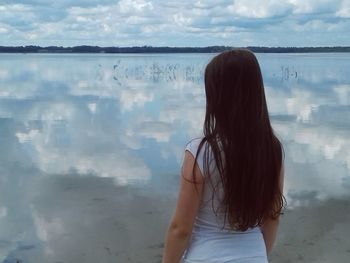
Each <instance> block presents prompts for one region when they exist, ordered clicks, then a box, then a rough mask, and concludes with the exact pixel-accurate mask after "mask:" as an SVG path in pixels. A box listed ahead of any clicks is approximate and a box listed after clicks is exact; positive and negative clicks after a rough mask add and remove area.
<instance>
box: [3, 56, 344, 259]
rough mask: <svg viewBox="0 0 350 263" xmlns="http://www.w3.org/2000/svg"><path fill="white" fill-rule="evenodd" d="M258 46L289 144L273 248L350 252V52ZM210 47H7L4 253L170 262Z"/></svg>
mask: <svg viewBox="0 0 350 263" xmlns="http://www.w3.org/2000/svg"><path fill="white" fill-rule="evenodd" d="M257 56H258V59H259V61H260V64H261V67H262V72H263V76H264V82H265V88H266V96H267V100H268V107H269V111H270V115H271V120H272V124H273V127H274V129H275V131H276V134H277V135H278V136H279V137H280V138H281V140H282V142H283V144H284V148H285V154H286V162H285V170H286V175H285V189H284V191H285V196H286V198H287V201H288V209H287V211H286V213H285V216H284V217H283V218H282V220H281V222H282V223H281V230H280V233H279V240H278V243H277V244H276V247H275V250H274V252H273V254H272V255H271V257H270V259H271V261H272V262H296V261H299V262H346V260H345V259H347V258H348V257H349V256H350V241H349V240H348V238H347V237H348V236H349V235H350V226H349V224H348V222H349V220H350V204H349V203H350V197H349V192H350V139H349V134H350V133H349V131H350V62H349V61H350V54H347V53H338V54H331V53H330V54H258V55H257ZM212 57H213V54H157V55H156V54H147V55H142V54H138V55H107V54H94V55H85V54H69V55H66V54H0V141H1V144H0V145H1V153H0V182H1V183H0V261H1V262H17V261H18V260H19V261H20V262H159V261H160V257H161V252H162V246H163V237H164V231H165V229H166V225H167V223H168V220H169V218H170V215H171V213H172V210H173V206H174V202H175V198H176V193H177V187H178V185H177V184H178V176H179V171H180V165H181V160H182V156H183V149H184V146H185V144H186V142H188V141H189V140H190V139H191V138H193V137H196V136H200V135H201V128H202V123H203V114H204V107H205V97H204V89H203V71H204V68H205V65H206V63H208V61H209V60H210V59H211V58H212ZM344 260H345V261H344Z"/></svg>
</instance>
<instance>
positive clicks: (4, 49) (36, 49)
mask: <svg viewBox="0 0 350 263" xmlns="http://www.w3.org/2000/svg"><path fill="white" fill-rule="evenodd" d="M232 48H234V47H228V46H210V47H152V46H141V47H98V46H75V47H58V46H49V47H40V46H17V47H10V46H0V53H218V52H222V51H226V50H230V49H232ZM245 48H247V49H249V50H251V51H253V52H256V53H310V52H313V53H315V52H350V47H245Z"/></svg>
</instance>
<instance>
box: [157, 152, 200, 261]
mask: <svg viewBox="0 0 350 263" xmlns="http://www.w3.org/2000/svg"><path fill="white" fill-rule="evenodd" d="M193 166H194V167H195V169H194V174H193ZM193 176H195V179H196V185H195V184H194V183H193ZM203 183H204V178H203V176H202V174H201V172H200V170H199V167H198V165H197V164H196V163H195V159H194V157H193V155H192V154H191V153H190V152H188V151H185V158H184V163H183V166H182V176H181V182H180V190H179V197H178V200H177V205H176V209H175V213H174V215H173V218H172V220H171V222H170V225H169V228H168V231H167V235H166V239H165V247H164V255H163V261H162V262H163V263H178V262H180V260H181V257H182V255H183V253H184V251H185V249H186V247H187V245H188V242H189V239H190V238H191V234H192V228H193V224H194V221H195V218H196V216H197V213H198V209H199V206H200V202H201V200H202V191H203Z"/></svg>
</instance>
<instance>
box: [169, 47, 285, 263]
mask: <svg viewBox="0 0 350 263" xmlns="http://www.w3.org/2000/svg"><path fill="white" fill-rule="evenodd" d="M205 92H206V115H205V121H204V131H203V132H204V136H203V137H202V138H199V139H194V140H192V141H191V142H190V143H189V144H188V145H187V147H186V151H185V156H184V161H183V167H182V176H181V183H180V191H179V197H178V201H177V206H176V210H175V213H174V216H173V218H172V221H171V223H170V226H169V229H168V232H167V237H166V242H165V249H164V255H163V263H172V262H176V263H178V262H180V261H181V259H182V260H183V261H184V262H206V263H210V262H246V263H253V262H254V263H265V262H268V261H267V255H268V254H269V253H270V251H271V249H272V246H273V244H274V241H275V238H276V233H277V228H278V222H279V215H280V213H281V210H282V208H283V207H284V205H285V199H284V197H283V191H282V190H283V177H284V175H283V148H282V145H281V143H280V141H279V140H278V139H277V137H276V136H275V135H274V133H273V130H272V128H271V124H270V120H269V115H268V110H267V105H266V99H265V94H264V86H263V80H262V76H261V71H260V67H259V64H258V61H257V59H256V57H255V56H254V54H253V53H252V52H250V51H248V50H245V49H235V50H231V51H227V52H223V53H221V54H219V55H217V56H216V57H214V58H213V59H212V61H211V62H210V63H209V64H208V65H207V67H206V70H205Z"/></svg>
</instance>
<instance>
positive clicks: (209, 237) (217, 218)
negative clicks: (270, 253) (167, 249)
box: [183, 138, 268, 263]
mask: <svg viewBox="0 0 350 263" xmlns="http://www.w3.org/2000/svg"><path fill="white" fill-rule="evenodd" d="M200 142H201V138H199V139H194V140H192V141H190V142H189V143H188V144H187V146H186V150H187V151H189V152H190V153H191V154H192V155H193V156H194V157H196V154H197V151H198V146H199V144H200ZM204 150H205V145H203V147H202V148H201V150H200V152H199V153H198V157H197V164H198V166H199V169H200V170H201V172H202V175H203V176H204V175H205V173H204ZM209 160H210V163H209V169H210V175H211V181H212V182H213V183H214V185H215V183H216V182H219V181H220V177H219V173H218V171H217V168H216V165H215V161H214V158H213V155H212V154H211V151H210V148H209ZM204 182H205V183H204V189H203V198H202V201H201V205H200V208H199V212H198V214H197V217H196V220H195V223H194V227H193V231H192V237H191V241H190V243H189V246H188V247H187V250H186V251H185V253H184V255H183V261H184V262H187V263H190V262H206V263H214V262H215V263H219V262H220V263H223V262H242V263H243V262H244V263H267V262H268V261H267V256H266V247H265V242H264V239H263V236H262V233H261V229H260V227H255V228H250V229H248V230H247V231H234V230H232V229H230V228H229V226H228V225H227V224H226V225H225V227H223V225H224V216H223V213H222V211H220V210H218V211H217V214H216V215H215V213H214V211H213V207H214V209H218V208H219V207H220V206H219V204H220V201H219V200H220V199H221V196H222V194H223V193H222V188H220V184H219V186H218V188H217V190H216V191H217V192H216V196H215V197H214V202H212V193H213V187H212V184H211V183H209V181H206V180H205V181H204Z"/></svg>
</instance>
